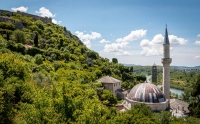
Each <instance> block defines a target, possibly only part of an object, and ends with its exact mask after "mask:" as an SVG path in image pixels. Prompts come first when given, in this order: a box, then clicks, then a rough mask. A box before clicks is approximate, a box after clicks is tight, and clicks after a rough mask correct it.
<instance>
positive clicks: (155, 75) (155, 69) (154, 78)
mask: <svg viewBox="0 0 200 124" xmlns="http://www.w3.org/2000/svg"><path fill="white" fill-rule="evenodd" d="M152 82H154V83H157V66H156V64H155V63H154V64H153V66H152Z"/></svg>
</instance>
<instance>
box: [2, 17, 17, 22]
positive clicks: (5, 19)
mask: <svg viewBox="0 0 200 124" xmlns="http://www.w3.org/2000/svg"><path fill="white" fill-rule="evenodd" d="M7 21H10V22H12V23H15V21H14V20H13V19H12V18H10V17H7V16H0V22H7Z"/></svg>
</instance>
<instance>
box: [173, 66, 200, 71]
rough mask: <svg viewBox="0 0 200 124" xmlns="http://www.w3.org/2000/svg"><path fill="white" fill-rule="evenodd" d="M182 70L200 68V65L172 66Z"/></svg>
mask: <svg viewBox="0 0 200 124" xmlns="http://www.w3.org/2000/svg"><path fill="white" fill-rule="evenodd" d="M171 67H173V68H177V69H180V70H200V66H194V67H187V66H171Z"/></svg>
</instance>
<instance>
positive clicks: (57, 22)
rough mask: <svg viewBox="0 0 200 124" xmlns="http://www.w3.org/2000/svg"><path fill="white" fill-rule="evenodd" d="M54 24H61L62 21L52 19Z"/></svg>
mask: <svg viewBox="0 0 200 124" xmlns="http://www.w3.org/2000/svg"><path fill="white" fill-rule="evenodd" d="M52 22H53V23H54V24H60V23H61V22H62V21H57V20H55V19H52Z"/></svg>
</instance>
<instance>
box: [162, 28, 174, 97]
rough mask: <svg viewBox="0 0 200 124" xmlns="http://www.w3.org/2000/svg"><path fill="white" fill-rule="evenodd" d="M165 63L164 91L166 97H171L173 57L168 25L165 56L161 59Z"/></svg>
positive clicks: (164, 45)
mask: <svg viewBox="0 0 200 124" xmlns="http://www.w3.org/2000/svg"><path fill="white" fill-rule="evenodd" d="M161 61H162V63H163V84H162V85H163V93H164V95H165V98H166V99H170V63H171V62H172V59H171V58H170V44H169V38H168V32H167V26H166V29H165V38H164V43H163V58H162V59H161Z"/></svg>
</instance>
